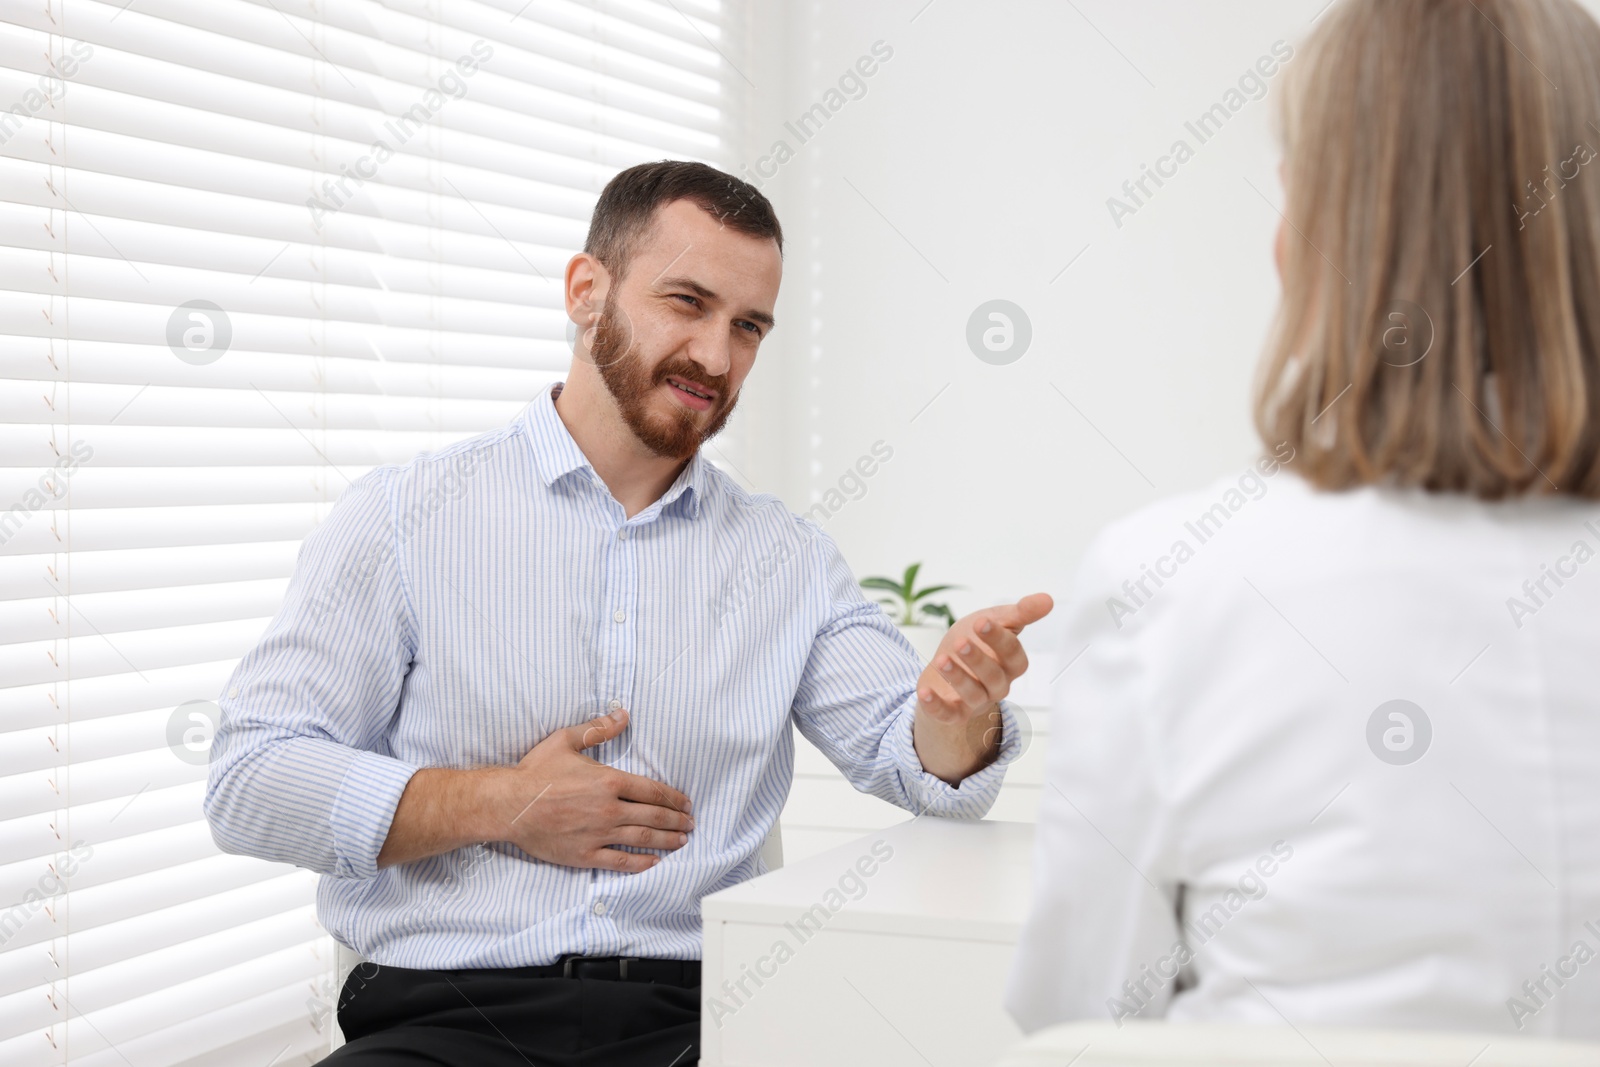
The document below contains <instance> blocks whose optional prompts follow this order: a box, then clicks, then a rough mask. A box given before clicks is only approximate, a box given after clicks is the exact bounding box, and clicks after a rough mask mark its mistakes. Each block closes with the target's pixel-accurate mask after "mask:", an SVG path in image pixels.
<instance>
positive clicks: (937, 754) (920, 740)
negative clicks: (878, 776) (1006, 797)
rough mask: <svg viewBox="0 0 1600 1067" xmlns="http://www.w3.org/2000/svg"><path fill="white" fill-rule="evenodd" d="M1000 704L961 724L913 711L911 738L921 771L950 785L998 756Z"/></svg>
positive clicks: (955, 783) (957, 784)
mask: <svg viewBox="0 0 1600 1067" xmlns="http://www.w3.org/2000/svg"><path fill="white" fill-rule="evenodd" d="M1000 721H1001V719H1000V705H998V704H996V705H994V706H993V709H992V710H990V711H987V712H983V713H981V714H978V715H974V716H973V717H972V718H971V719H970V720H968V721H967V722H965V723H960V724H957V725H951V724H950V723H943V722H940V721H938V720H937V719H935V718H934V717H933V716H931V715H929V714H928V713H927V712H925V711H923V710H922V709H921V708H918V709H917V715H916V718H915V719H914V720H913V721H912V726H911V739H912V742H913V744H914V745H915V746H916V750H917V758H918V759H920V760H921V761H922V769H923V770H925V771H927V772H928V773H929V774H931V775H933V776H935V777H937V778H940V779H942V780H943V781H945V782H947V783H949V784H950V785H953V786H960V784H961V780H962V779H963V778H966V777H967V776H968V775H971V774H976V773H977V772H978V771H981V770H982V769H983V768H985V767H987V766H988V765H989V764H991V763H993V762H994V760H995V757H996V756H998V755H999V754H1000Z"/></svg>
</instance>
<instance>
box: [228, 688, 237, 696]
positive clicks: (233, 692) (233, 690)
mask: <svg viewBox="0 0 1600 1067" xmlns="http://www.w3.org/2000/svg"><path fill="white" fill-rule="evenodd" d="M228 695H229V696H230V697H236V696H238V695H239V687H238V686H234V687H233V688H232V689H230V690H228Z"/></svg>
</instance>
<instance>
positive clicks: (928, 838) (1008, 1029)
mask: <svg viewBox="0 0 1600 1067" xmlns="http://www.w3.org/2000/svg"><path fill="white" fill-rule="evenodd" d="M1032 848H1033V827H1032V826H1031V825H1029V824H1027V823H1012V822H990V821H982V822H962V821H956V820H951V819H936V818H932V817H922V818H918V819H912V820H909V821H907V822H903V823H900V824H899V825H896V826H891V827H889V828H887V829H885V830H880V831H877V832H875V833H871V834H868V835H867V836H865V837H862V838H860V839H858V840H856V841H853V842H851V843H849V844H845V845H841V846H839V847H837V848H834V849H831V850H829V851H827V852H824V853H821V854H820V855H816V856H812V857H811V858H809V859H806V860H803V861H801V862H799V863H796V864H794V865H792V866H788V867H784V868H783V869H781V870H777V871H773V872H772V873H771V874H767V875H763V876H762V877H760V878H756V879H753V880H752V881H749V882H746V883H744V884H743V885H738V886H734V887H733V888H731V889H726V890H723V891H722V892H720V893H715V894H712V895H711V896H708V897H706V898H705V899H704V900H703V901H702V903H701V913H702V915H703V917H704V920H705V946H704V957H703V958H704V969H703V971H702V976H701V980H702V986H701V989H702V1000H701V1011H702V1016H701V1024H700V1026H701V1043H700V1062H701V1064H702V1065H703V1067H817V1065H818V1064H838V1065H841V1067H849V1065H851V1064H872V1065H873V1067H899V1065H902V1064H904V1065H905V1067H927V1065H928V1064H929V1063H930V1062H932V1063H937V1064H938V1065H939V1067H961V1065H965V1064H972V1065H980V1064H989V1063H992V1062H993V1061H994V1060H995V1059H996V1058H998V1057H999V1056H1000V1055H1001V1054H1002V1053H1004V1052H1005V1050H1006V1049H1008V1048H1010V1047H1011V1046H1012V1045H1014V1044H1015V1043H1016V1042H1017V1041H1018V1040H1020V1038H1021V1036H1022V1034H1021V1031H1019V1030H1018V1029H1017V1027H1016V1024H1015V1023H1013V1022H1012V1021H1011V1017H1010V1016H1009V1015H1007V1014H1006V1011H1005V1008H1004V1007H1003V1006H1002V1005H1001V1003H1000V998H1001V995H1002V993H1003V991H1004V988H1005V979H1006V975H1007V973H1008V971H1009V969H1010V965H1011V956H1012V953H1013V950H1014V949H1015V947H1016V943H1017V936H1018V933H1019V931H1020V930H1021V927H1022V921H1023V919H1024V917H1025V916H1026V913H1027V909H1028V902H1029V898H1030V896H1031V895H1032ZM885 856H887V858H884V857H885ZM852 895H854V896H856V897H857V898H858V899H850V897H851V896H852ZM819 905H820V907H818V906H819ZM836 906H837V907H836ZM835 909H836V910H835ZM808 914H809V916H810V917H809V919H807V918H806V916H807V915H808ZM758 978H759V984H758V982H757V979H758ZM725 981H726V982H727V983H728V985H727V986H725V985H724V982H725ZM741 985H742V989H741V988H740V986H741ZM730 990H731V992H730Z"/></svg>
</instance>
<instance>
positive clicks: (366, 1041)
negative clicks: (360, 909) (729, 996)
mask: <svg viewBox="0 0 1600 1067" xmlns="http://www.w3.org/2000/svg"><path fill="white" fill-rule="evenodd" d="M338 1013H339V1028H340V1030H342V1031H343V1032H344V1036H345V1041H346V1042H347V1043H346V1044H345V1045H343V1046H341V1047H340V1048H337V1049H335V1050H334V1051H333V1054H332V1055H330V1056H328V1057H327V1058H326V1059H324V1060H322V1061H321V1062H322V1063H324V1064H330V1065H337V1067H401V1065H404V1067H528V1065H529V1064H533V1065H534V1067H579V1065H582V1067H691V1065H693V1064H696V1063H698V1062H699V1060H700V987H699V986H698V985H695V986H689V987H685V986H679V985H668V984H664V983H645V982H618V981H609V980H606V979H599V978H562V977H559V976H557V977H550V978H546V977H527V976H525V975H523V974H519V973H518V969H517V968H510V969H506V970H496V969H467V970H450V971H426V970H412V969H409V968H405V967H380V966H378V965H377V964H373V963H364V964H361V965H360V966H358V967H356V968H355V969H354V970H352V971H351V972H350V976H349V977H348V978H346V979H345V983H344V986H343V988H342V989H341V990H340V992H339V1004H338Z"/></svg>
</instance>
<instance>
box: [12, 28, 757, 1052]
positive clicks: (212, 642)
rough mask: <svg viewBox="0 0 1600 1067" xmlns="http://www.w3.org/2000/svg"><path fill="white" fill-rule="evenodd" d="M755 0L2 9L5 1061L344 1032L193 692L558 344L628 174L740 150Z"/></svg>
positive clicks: (202, 700)
mask: <svg viewBox="0 0 1600 1067" xmlns="http://www.w3.org/2000/svg"><path fill="white" fill-rule="evenodd" d="M735 16H736V12H735V11H734V10H733V8H732V6H731V4H729V3H725V2H723V0H532V2H531V3H525V2H524V0H270V2H269V0H140V2H139V3H138V4H136V5H128V4H126V3H124V2H122V0H37V2H35V3H30V4H15V5H9V6H7V7H6V8H5V9H4V10H3V11H0V1062H4V1063H6V1064H18V1065H20V1067H47V1065H48V1067H55V1065H60V1064H65V1063H68V1062H69V1061H70V1062H71V1063H73V1064H83V1065H86V1067H102V1065H104V1067H111V1065H113V1064H116V1065H123V1064H125V1063H127V1062H137V1063H139V1064H141V1067H143V1065H147V1064H148V1065H150V1067H189V1065H198V1064H201V1063H204V1064H207V1065H208V1067H213V1065H222V1067H229V1065H233V1064H240V1065H246V1064H248V1065H258V1064H260V1063H265V1062H278V1063H297V1062H303V1063H310V1062H314V1061H315V1060H316V1059H318V1058H320V1055H321V1053H322V1052H323V1050H324V1049H325V1048H326V1043H327V1037H328V1033H327V1026H326V1020H325V1018H323V1017H322V1011H321V1010H319V998H321V999H323V1000H325V999H326V997H327V996H328V994H329V993H330V990H329V989H328V988H327V986H328V983H329V980H330V978H331V976H332V973H333V966H334V956H333V952H332V944H331V941H330V939H329V938H328V937H327V936H326V934H325V932H323V931H322V930H321V929H320V928H319V927H318V926H317V924H316V921H315V915H314V910H313V907H312V896H313V887H314V885H315V877H314V876H313V875H312V874H311V873H310V872H307V871H303V870H297V869H295V868H292V867H288V866H285V865H282V864H270V863H265V862H262V861H259V860H255V859H252V858H249V857H242V856H229V855H222V854H220V853H219V852H218V851H217V849H216V846H215V844H214V842H213V841H212V840H211V837H210V830H209V827H208V826H207V825H206V824H205V822H204V820H203V818H202V816H201V813H200V802H201V800H202V799H203V797H204V790H205V770H206V768H205V742H206V737H207V734H206V731H205V730H204V729H198V730H197V728H196V727H195V725H194V724H195V723H196V722H199V723H204V722H205V721H206V720H205V718H204V714H205V709H206V708H207V707H208V703H207V702H209V701H211V700H213V699H214V698H215V697H216V696H217V695H218V693H219V692H220V689H221V687H222V686H223V685H225V684H226V679H227V677H228V675H229V673H230V672H231V671H232V669H233V666H234V664H235V663H236V662H237V659H238V657H239V656H240V655H242V654H243V653H244V652H245V651H246V650H247V649H249V648H250V647H251V645H253V644H254V643H255V642H256V641H257V640H259V639H260V637H261V635H262V633H263V632H264V630H265V628H266V627H267V625H268V623H269V622H270V619H271V617H272V615H273V614H274V613H275V611H276V609H277V606H278V604H279V603H280V601H281V598H282V595H283V590H284V588H285V586H286V583H287V581H288V579H289V577H290V575H291V574H292V571H293V566H294V561H295V558H296V554H297V552H298V549H299V545H300V541H301V539H302V538H303V537H304V536H305V534H306V533H307V532H309V531H310V530H311V529H313V528H314V527H315V526H316V524H317V523H318V522H320V521H321V520H322V519H323V518H324V517H325V516H326V515H327V513H328V509H329V507H330V506H331V504H332V502H333V501H334V500H335V499H336V498H337V496H338V494H339V492H340V491H341V490H342V489H343V488H344V487H345V486H346V485H347V484H349V482H350V481H353V480H354V479H355V478H358V477H360V476H361V475H362V474H364V473H366V472H367V471H368V470H370V469H371V468H372V467H373V466H374V465H376V464H382V463H403V462H405V461H407V460H409V459H410V458H412V457H413V456H416V455H417V454H419V453H421V452H425V451H431V450H434V449H438V448H441V447H443V446H445V445H447V444H449V443H451V442H454V441H458V440H461V439H462V438H465V437H468V436H471V435H473V434H477V433H481V432H483V431H485V430H489V429H492V428H495V427H499V426H502V425H504V424H505V423H506V422H507V421H509V420H510V419H511V418H512V417H514V416H515V414H516V413H517V411H518V410H519V409H520V408H521V407H522V405H523V404H525V403H526V402H527V400H529V399H531V398H532V397H533V396H534V395H535V394H536V392H537V391H538V390H539V389H541V388H544V387H545V386H547V385H548V383H549V382H550V381H551V380H552V379H553V378H554V377H556V376H558V375H559V374H560V373H561V372H562V371H563V369H564V368H565V366H566V363H567V361H568V359H569V358H570V351H571V342H570V340H569V339H568V333H567V329H568V323H567V321H566V317H565V314H564V311H563V307H562V299H561V292H560V281H561V275H562V271H563V268H564V266H565V263H566V260H567V258H568V257H569V256H570V255H571V253H572V252H573V251H574V250H576V248H577V247H578V246H579V245H580V244H581V242H582V240H583V237H584V232H585V229H586V226H587V220H588V216H589V213H590V211H591V209H592V207H593V204H594V200H595V197H596V196H597V195H598V193H599V190H600V188H601V187H602V186H603V185H604V183H605V182H606V181H607V180H608V179H609V178H610V177H611V176H612V175H613V174H615V173H616V171H617V170H619V169H621V168H622V167H625V166H628V165H631V164H633V163H636V162H642V161H644V160H647V159H656V158H662V157H665V156H672V157H678V158H694V159H703V160H706V161H708V162H712V163H714V164H720V165H724V166H726V165H728V164H729V163H731V162H732V159H731V156H732V153H731V152H730V151H729V149H728V140H729V138H730V136H731V131H733V130H735V129H737V128H738V127H737V123H738V115H737V113H736V112H737V106H738V100H737V98H736V97H734V96H732V95H730V94H731V93H733V92H734V90H735V89H736V87H737V86H739V85H742V82H741V81H740V80H739V78H738V76H737V75H733V70H732V67H731V65H730V64H731V63H732V62H733V61H732V60H730V58H729V57H730V56H732V55H734V54H735V45H736V43H737V38H738V34H737V32H736V29H737V27H736V25H735V21H734V20H735ZM730 75H731V76H732V80H730ZM380 144H381V146H382V149H383V150H382V151H379V150H378V149H379V146H380ZM195 302H207V303H206V304H201V305H196V304H195ZM219 339H220V342H221V343H219ZM212 344H215V345H216V347H215V348H210V347H208V346H210V345H212ZM213 710H214V706H213ZM195 715H200V716H201V717H200V718H199V719H195V718H194V717H193V716H195ZM196 757H198V758H196Z"/></svg>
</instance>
